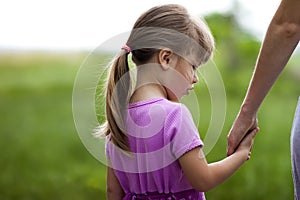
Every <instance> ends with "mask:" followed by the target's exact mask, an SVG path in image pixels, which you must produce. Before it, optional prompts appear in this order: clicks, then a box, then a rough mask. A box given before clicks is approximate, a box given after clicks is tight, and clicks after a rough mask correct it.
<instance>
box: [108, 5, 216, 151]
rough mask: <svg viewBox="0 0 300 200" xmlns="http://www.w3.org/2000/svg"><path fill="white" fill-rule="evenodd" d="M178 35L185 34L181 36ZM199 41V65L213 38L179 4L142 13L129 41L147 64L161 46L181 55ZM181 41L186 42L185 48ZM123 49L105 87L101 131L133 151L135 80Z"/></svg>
mask: <svg viewBox="0 0 300 200" xmlns="http://www.w3.org/2000/svg"><path fill="white" fill-rule="evenodd" d="M178 34H180V35H184V36H185V39H183V40H184V41H183V40H182V38H184V37H178ZM190 41H193V42H192V43H196V44H197V45H198V46H199V47H201V48H198V51H197V57H198V58H199V59H200V61H199V64H202V63H205V62H207V60H208V59H209V58H210V57H211V55H212V53H213V50H214V40H213V37H212V35H211V33H210V31H209V28H208V27H207V25H206V24H205V23H204V21H197V20H196V19H194V18H192V17H191V16H190V15H189V14H188V12H187V10H186V9H185V8H184V7H182V6H180V5H176V4H167V5H161V6H156V7H153V8H151V9H149V10H148V11H146V12H145V13H143V14H142V15H141V16H140V17H139V18H138V19H137V21H136V22H135V24H134V26H133V29H132V31H131V33H130V36H129V38H128V41H127V43H126V44H127V45H128V46H129V47H130V48H131V53H132V60H133V62H135V63H139V64H144V63H147V61H149V60H150V59H151V58H152V57H153V56H154V55H155V54H156V53H157V52H158V51H159V50H160V49H161V48H163V47H167V48H170V49H172V50H174V52H176V53H178V54H179V55H181V54H182V55H185V54H186V52H183V51H187V49H188V50H190V51H191V49H193V50H192V51H194V50H195V48H192V47H193V46H194V47H195V45H191V42H190ZM182 44H184V45H187V46H186V47H189V48H184V46H182ZM129 53H130V52H128V51H126V50H121V51H120V53H119V54H118V55H117V56H116V57H115V58H114V60H113V62H112V64H111V66H110V72H109V74H108V79H107V87H106V97H105V98H106V105H105V106H106V122H105V123H104V124H103V125H102V133H104V134H105V135H110V139H111V141H112V142H113V143H114V144H115V145H116V146H118V147H119V148H121V149H122V150H125V151H130V147H129V144H128V137H127V133H126V125H125V119H126V113H127V105H128V103H129V99H130V95H131V94H132V83H131V77H130V73H128V72H129V66H128V54H129Z"/></svg>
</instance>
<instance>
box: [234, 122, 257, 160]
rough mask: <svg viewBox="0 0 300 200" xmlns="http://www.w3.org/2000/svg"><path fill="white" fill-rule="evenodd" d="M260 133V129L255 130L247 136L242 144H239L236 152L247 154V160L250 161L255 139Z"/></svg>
mask: <svg viewBox="0 0 300 200" xmlns="http://www.w3.org/2000/svg"><path fill="white" fill-rule="evenodd" d="M258 131H259V128H255V129H253V130H252V131H251V132H249V133H248V134H246V136H245V137H244V138H243V139H242V141H241V143H240V144H239V146H238V148H237V150H236V151H242V152H245V154H246V155H247V160H249V159H250V156H251V151H252V146H253V143H254V137H255V135H256V133H257V132H258Z"/></svg>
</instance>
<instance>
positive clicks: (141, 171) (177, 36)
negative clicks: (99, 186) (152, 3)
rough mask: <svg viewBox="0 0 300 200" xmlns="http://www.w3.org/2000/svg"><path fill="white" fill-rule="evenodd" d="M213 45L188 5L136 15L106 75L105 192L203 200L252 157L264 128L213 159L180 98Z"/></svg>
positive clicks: (112, 196)
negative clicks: (226, 154) (256, 138)
mask: <svg viewBox="0 0 300 200" xmlns="http://www.w3.org/2000/svg"><path fill="white" fill-rule="evenodd" d="M213 49H214V41H213V37H212V35H211V33H210V31H209V29H208V27H207V26H206V24H205V23H204V22H203V21H197V20H196V19H193V18H192V17H191V16H190V15H189V14H188V13H187V11H186V9H185V8H183V7H182V6H179V5H174V4H170V5H162V6H157V7H153V8H151V9H150V10H148V11H147V12H145V13H144V14H142V15H141V16H140V17H139V18H138V20H137V21H136V23H135V24H134V27H133V29H132V31H131V33H130V36H129V38H128V41H127V43H126V45H125V46H124V47H122V50H121V51H120V54H119V55H117V56H116V58H115V59H114V61H113V62H112V65H111V67H110V73H109V74H108V80H107V88H106V118H107V122H106V123H105V124H104V125H103V126H102V128H103V131H104V133H105V135H106V136H107V144H106V155H107V158H108V165H109V166H108V167H107V199H109V200H118V199H119V200H121V199H123V200H133V199H136V200H138V199H141V200H144V199H145V200H146V199H159V200H162V199H168V200H171V199H194V200H201V199H205V196H204V192H205V191H208V190H210V189H212V188H214V187H216V186H217V185H219V184H221V183H222V182H223V181H225V180H226V179H227V178H229V177H230V176H231V175H232V174H233V173H234V172H235V171H236V170H237V169H238V168H239V167H240V166H241V165H242V164H243V163H244V162H245V161H246V160H248V159H249V158H250V152H251V148H252V144H253V139H254V136H255V134H256V132H257V131H258V129H255V130H253V131H252V132H250V133H249V134H248V135H247V136H246V137H245V138H244V140H243V141H242V142H241V144H240V145H239V147H238V148H237V149H236V151H235V153H234V154H232V155H231V156H229V157H227V158H225V159H223V160H221V161H219V162H215V163H211V164H208V163H207V161H206V159H205V156H204V154H203V151H202V148H203V143H202V141H201V139H200V138H199V133H198V130H197V127H196V126H195V124H194V122H193V119H192V117H191V114H190V112H189V111H188V109H187V108H186V107H185V106H184V105H183V104H181V103H179V101H180V99H181V98H182V97H183V96H184V95H187V94H188V93H189V91H190V90H192V89H193V85H194V84H195V83H197V82H198V77H197V73H196V70H197V68H198V66H200V65H202V64H204V63H205V62H207V60H208V59H209V58H210V57H211V55H212V52H213ZM129 55H131V58H132V61H133V62H134V63H135V65H136V69H135V70H136V73H132V72H133V71H134V70H133V69H130V68H129V65H128V59H129V58H130V57H129ZM133 77H136V79H135V81H134V80H133Z"/></svg>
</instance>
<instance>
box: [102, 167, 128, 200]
mask: <svg viewBox="0 0 300 200" xmlns="http://www.w3.org/2000/svg"><path fill="white" fill-rule="evenodd" d="M106 185H107V188H106V195H107V196H106V197H107V200H121V199H122V197H124V195H125V194H124V191H123V189H122V187H121V185H120V182H119V180H118V179H117V177H116V175H115V173H114V170H113V169H112V168H110V167H107V178H106Z"/></svg>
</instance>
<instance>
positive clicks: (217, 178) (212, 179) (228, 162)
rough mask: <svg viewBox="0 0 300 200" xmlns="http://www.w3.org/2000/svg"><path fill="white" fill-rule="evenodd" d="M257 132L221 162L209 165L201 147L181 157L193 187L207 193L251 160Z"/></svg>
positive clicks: (255, 130)
mask: <svg viewBox="0 0 300 200" xmlns="http://www.w3.org/2000/svg"><path fill="white" fill-rule="evenodd" d="M257 131H258V129H254V130H253V131H252V132H251V133H249V134H248V135H247V136H246V137H245V139H244V140H243V141H242V142H241V144H240V146H239V148H238V149H237V151H236V152H235V153H234V154H232V155H231V156H229V157H227V158H225V159H223V160H221V161H219V162H215V163H211V164H208V163H207V161H206V159H205V157H204V154H203V152H202V149H201V148H200V147H197V148H195V149H193V150H191V151H189V152H187V153H185V154H184V155H183V156H181V157H180V158H179V162H180V165H181V167H182V169H183V172H184V174H185V176H186V178H187V179H188V181H189V183H190V184H191V186H192V187H193V188H195V189H196V190H198V191H202V192H206V191H208V190H210V189H212V188H214V187H216V186H217V185H219V184H221V183H223V182H224V181H225V180H226V179H228V178H229V177H230V176H231V175H232V174H233V173H234V172H235V171H236V170H237V169H238V168H239V167H240V166H241V165H242V164H243V163H244V162H245V161H246V160H248V159H249V158H250V153H251V148H252V144H253V139H254V137H255V134H256V133H257Z"/></svg>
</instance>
